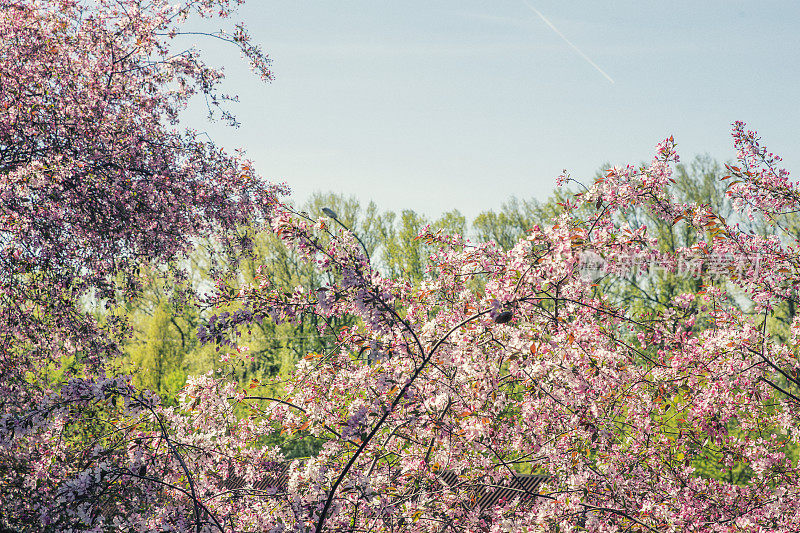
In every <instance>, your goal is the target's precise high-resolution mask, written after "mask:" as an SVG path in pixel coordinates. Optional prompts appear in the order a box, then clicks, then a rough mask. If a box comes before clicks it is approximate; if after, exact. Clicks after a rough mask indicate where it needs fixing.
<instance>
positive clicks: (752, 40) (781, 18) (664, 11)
mask: <svg viewBox="0 0 800 533" xmlns="http://www.w3.org/2000/svg"><path fill="white" fill-rule="evenodd" d="M530 5H531V6H533V7H534V8H535V9H536V10H538V11H539V12H541V13H542V15H544V16H545V17H546V18H547V19H548V20H549V21H550V22H551V23H552V24H553V26H555V27H556V28H557V29H558V31H560V32H561V33H562V34H563V35H564V37H566V38H567V39H568V40H569V41H570V42H572V43H573V44H574V45H575V46H576V47H578V48H579V49H580V50H581V51H582V52H583V54H585V56H586V57H588V58H590V60H591V61H592V62H594V63H595V64H596V65H597V67H599V68H600V69H602V71H603V72H605V73H606V74H607V75H608V76H609V77H611V78H612V79H613V80H614V83H611V82H610V81H609V80H608V79H607V78H606V77H604V75H603V74H602V73H601V72H599V71H598V70H597V69H596V68H595V67H594V66H592V64H590V62H589V61H587V59H585V58H584V57H582V56H581V55H580V54H579V53H577V52H576V51H575V50H574V49H573V48H571V47H570V45H569V44H567V43H566V42H565V41H564V40H563V39H562V38H561V37H560V36H559V35H558V34H557V33H556V32H555V31H553V29H552V28H550V27H549V26H548V25H547V24H546V23H545V22H544V21H543V20H542V19H541V18H540V17H539V16H538V15H537V14H536V13H535V12H534V11H532V10H531V9H530V8H529V7H528V6H526V4H525V2H523V1H505V0H498V1H494V2H488V1H472V0H461V1H450V0H448V1H430V0H429V1H416V0H413V1H405V2H388V1H376V0H373V1H365V0H353V1H346V0H340V1H337V2H322V1H301V0H292V1H288V0H249V2H248V3H247V4H246V5H245V6H243V7H242V8H240V10H239V16H240V18H242V19H243V20H244V21H245V22H246V23H247V25H248V27H249V29H250V30H251V33H252V36H253V39H254V40H255V41H256V42H258V43H260V44H261V45H262V46H263V48H264V49H265V51H267V52H268V53H269V54H270V56H271V57H272V59H273V70H274V72H275V74H276V79H275V81H274V82H273V83H272V84H269V85H264V84H261V83H260V82H259V81H258V80H257V79H256V78H255V77H254V76H251V75H250V73H249V72H248V70H247V68H246V65H244V64H243V63H242V62H241V61H238V57H237V54H236V53H235V52H233V51H232V50H231V49H230V48H226V47H224V45H222V44H221V43H217V42H214V41H212V40H205V41H202V40H201V41H197V44H198V46H199V47H200V48H201V49H202V50H203V51H205V52H207V53H208V57H210V60H211V63H214V64H224V65H226V73H227V75H228V80H227V82H226V83H227V85H226V89H227V90H228V91H229V92H235V93H238V94H239V95H240V98H241V102H240V103H238V104H235V105H234V107H233V111H234V112H235V113H236V114H237V115H238V117H239V119H240V120H241V122H242V127H241V128H239V129H230V128H228V127H226V126H224V125H222V124H211V125H209V124H208V123H206V122H204V120H203V116H202V114H203V110H202V108H201V107H200V106H196V107H194V108H193V109H192V110H191V112H190V113H189V115H188V116H187V118H188V122H189V123H190V124H192V125H194V126H196V127H199V128H201V129H203V130H205V131H208V132H209V134H210V135H211V137H212V138H213V139H215V140H217V141H219V143H220V144H221V145H223V146H225V147H227V148H230V149H234V148H243V149H245V150H246V152H247V155H248V156H249V157H251V158H252V159H253V160H254V161H255V163H256V167H257V169H258V171H259V172H260V173H261V174H262V175H263V176H265V177H267V178H268V179H271V180H273V181H286V182H287V183H288V184H289V186H290V187H292V189H293V197H294V198H295V200H296V201H297V202H302V201H303V200H304V199H305V198H306V197H307V196H308V194H309V193H311V192H313V191H316V190H333V191H335V192H342V193H346V194H352V195H355V196H357V197H358V198H359V199H361V200H362V201H364V202H366V201H369V200H375V201H376V202H377V203H378V205H379V206H380V207H381V208H384V209H394V210H400V209H403V208H412V209H415V210H417V211H420V212H423V213H425V214H428V215H430V216H437V215H438V214H439V213H441V212H443V211H447V210H450V209H453V208H458V209H460V210H461V211H462V212H463V213H464V214H465V215H467V216H468V218H472V217H473V216H474V215H476V214H477V213H479V212H480V211H482V210H487V209H492V208H495V209H496V208H498V207H499V206H500V205H501V204H502V202H503V201H505V200H506V199H507V198H508V197H510V196H511V195H516V196H519V197H523V198H529V197H537V198H540V199H541V198H544V197H546V196H547V195H548V194H549V193H550V191H551V190H552V188H553V186H554V182H555V179H556V177H557V176H558V175H559V173H560V172H561V169H567V170H568V171H569V172H570V174H571V175H572V176H573V177H574V178H576V179H580V180H582V181H588V180H590V179H591V177H592V175H593V174H594V172H595V170H596V169H598V168H599V166H600V165H601V164H602V163H603V162H606V161H610V162H611V163H612V164H624V163H626V162H633V163H638V162H641V161H643V160H649V159H650V158H651V157H652V153H653V147H654V146H655V144H656V143H657V142H659V141H660V140H661V139H663V138H664V137H668V136H669V135H674V136H675V139H676V140H677V142H678V145H679V152H680V153H681V154H682V156H683V158H684V160H688V159H690V158H691V157H692V156H693V155H694V154H697V153H704V152H708V153H710V154H711V155H712V156H714V157H717V158H718V159H721V160H724V159H728V158H731V157H733V155H734V152H733V148H732V143H731V138H730V123H731V122H733V121H734V120H744V121H745V122H747V123H748V126H749V127H751V128H753V129H757V130H758V131H759V132H760V133H761V135H762V137H763V139H764V143H765V144H766V145H767V146H768V147H769V148H770V149H771V150H772V151H774V152H776V153H778V154H780V155H782V156H783V157H784V159H785V163H786V166H787V168H789V169H790V170H792V171H793V175H797V174H798V173H800V150H798V148H800V101H798V93H799V91H798V86H799V85H800V83H799V82H800V31H798V25H799V24H800V2H797V1H759V2H744V1H738V0H731V1H721V0H720V1H706V2H703V1H694V2H692V1H672V2H649V1H609V2H588V1H575V2H568V1H566V2H565V1H563V0H562V1H557V0H531V1H530Z"/></svg>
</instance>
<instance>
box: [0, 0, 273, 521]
mask: <svg viewBox="0 0 800 533" xmlns="http://www.w3.org/2000/svg"><path fill="white" fill-rule="evenodd" d="M234 6H235V3H234V2H230V1H228V0H187V1H184V2H179V3H177V4H175V3H172V2H166V1H161V0H156V1H155V2H140V1H138V0H124V1H116V0H93V1H75V0H56V1H49V0H48V1H44V0H2V1H0V443H1V445H0V525H2V526H4V527H9V528H14V529H20V530H30V531H43V530H51V531H67V530H70V529H75V530H83V529H88V530H101V529H105V530H108V529H109V528H115V529H130V528H132V527H134V526H135V525H136V524H139V525H141V528H140V529H143V530H145V529H146V530H151V529H152V528H154V527H156V524H157V522H158V520H159V519H158V518H153V516H154V513H153V512H152V511H150V510H149V507H151V506H153V505H154V503H153V502H154V501H160V500H158V498H161V494H162V493H163V492H164V491H167V490H168V488H167V487H168V486H169V483H170V481H169V480H168V476H167V475H164V476H162V475H161V473H159V472H158V470H155V469H154V467H155V466H156V465H157V461H158V459H157V457H159V454H160V453H161V454H163V453H164V452H166V455H165V456H164V457H167V458H169V460H170V461H174V462H176V463H178V464H179V465H178V469H179V470H180V471H181V472H182V473H183V475H184V476H185V477H187V476H190V475H191V474H190V471H189V470H188V465H186V464H184V460H183V458H182V456H181V453H182V452H181V451H180V450H179V449H178V448H177V447H176V445H175V444H174V443H173V441H172V440H170V439H171V437H169V436H168V432H169V431H170V430H171V429H170V428H168V426H167V421H166V418H165V415H162V414H159V411H158V409H160V407H159V405H158V402H157V401H155V399H154V398H152V397H151V396H150V395H149V394H147V393H141V392H139V391H136V390H134V389H133V388H132V387H131V386H130V383H129V380H127V379H125V378H123V377H117V376H113V375H111V374H109V373H108V372H107V370H108V365H107V363H108V362H109V361H110V360H111V359H113V358H114V357H116V356H117V355H118V354H119V349H118V343H117V341H118V340H119V337H118V336H117V333H118V332H120V331H124V329H125V328H124V324H122V323H121V322H120V321H119V320H116V321H115V320H113V319H114V316H115V315H114V314H113V313H112V314H111V315H110V316H111V319H109V321H107V323H100V322H98V321H97V320H95V319H94V318H93V316H92V315H90V314H88V313H87V312H85V306H84V302H85V299H86V298H93V299H95V300H96V301H99V302H101V303H103V304H104V305H105V306H107V307H108V308H110V309H113V308H114V307H115V306H116V304H118V303H122V302H124V301H125V299H126V298H127V297H129V296H130V295H132V294H135V293H136V290H137V286H138V285H139V284H140V281H139V279H138V276H137V267H138V265H140V264H141V263H143V262H150V263H152V264H153V265H158V266H159V267H160V268H162V269H165V268H167V266H169V267H170V269H171V270H172V272H173V273H174V274H175V276H176V277H178V278H180V276H181V271H180V268H179V265H178V262H179V260H180V259H181V257H183V256H184V254H185V253H186V252H187V251H188V250H189V249H190V248H191V243H192V239H193V238H197V237H202V236H209V235H211V234H212V233H213V234H215V235H219V236H221V238H222V239H223V242H224V243H226V244H227V245H228V247H229V248H233V247H235V246H236V245H237V244H244V245H245V247H246V245H247V243H246V242H244V243H241V242H237V237H236V233H235V229H236V227H237V225H239V224H240V223H242V222H244V221H258V220H259V219H260V220H263V219H264V217H265V216H266V215H267V214H268V213H269V211H270V210H271V209H272V207H273V206H274V205H275V204H276V197H277V196H276V195H277V194H278V193H280V192H282V189H281V188H277V187H275V186H272V185H269V184H266V183H265V182H264V181H263V180H261V179H260V178H258V177H257V176H256V175H255V174H254V172H253V170H252V167H251V165H250V163H249V162H248V161H247V160H246V159H244V158H243V157H241V155H240V154H235V155H231V154H227V153H225V152H224V151H223V150H221V149H220V148H218V147H216V146H215V145H214V144H213V143H211V142H208V141H206V140H204V138H203V136H202V135H200V134H198V133H197V132H193V131H189V130H185V129H180V128H179V125H178V118H179V113H180V111H181V110H182V109H183V108H184V107H185V105H186V104H187V102H188V100H189V99H190V98H191V97H192V96H193V95H198V96H201V97H204V98H205V99H206V101H207V102H208V105H209V107H210V108H211V109H214V110H219V112H220V113H222V115H223V118H228V119H232V116H231V115H229V114H227V111H226V108H225V107H224V103H225V100H226V98H227V97H225V96H224V95H222V94H221V93H220V92H219V84H220V82H221V80H222V73H221V71H219V70H217V69H214V68H212V67H209V66H208V65H206V64H205V63H204V62H203V61H202V59H201V58H200V57H199V55H198V54H197V52H196V51H195V50H193V49H189V50H176V43H175V39H174V38H175V37H176V36H177V35H178V34H179V33H180V31H181V27H182V25H183V23H184V22H186V21H187V19H189V18H190V17H194V18H198V17H200V18H210V17H223V18H224V17H227V16H229V15H230V13H231V10H232V8H233V7H234ZM209 36H210V37H211V38H218V39H222V40H225V41H228V42H229V43H230V44H231V46H234V47H237V48H238V49H239V50H241V52H242V54H243V55H244V56H245V57H246V59H247V60H249V61H250V63H251V65H252V67H253V69H254V70H255V71H256V73H257V74H259V75H260V76H261V77H262V78H263V79H265V80H267V81H268V80H270V79H271V73H270V71H269V60H268V58H267V56H266V55H265V54H263V53H262V52H261V51H260V50H259V49H258V47H256V46H255V45H253V44H252V43H251V42H250V40H249V37H248V35H247V32H246V29H245V28H244V27H243V26H237V27H236V30H235V31H233V32H232V33H224V32H220V33H214V34H210V35H209ZM137 417H138V418H137ZM143 450H148V453H145V452H144V451H143ZM183 483H184V486H185V487H186V488H183V486H181V487H176V488H175V489H174V490H176V491H178V492H181V491H184V492H188V493H191V492H192V490H191V486H192V483H193V481H192V480H191V479H188V481H187V480H184V482H183ZM195 503H196V502H195ZM190 511H191V512H190V513H188V515H187V516H188V517H191V516H192V513H194V522H191V520H192V519H191V518H185V517H183V515H181V513H180V511H179V510H177V509H176V508H167V509H162V510H161V511H160V512H161V513H162V515H163V516H164V517H166V518H163V521H164V523H165V524H166V523H167V522H170V521H171V522H170V523H173V524H175V523H179V522H180V521H181V520H184V519H185V520H189V521H190V522H191V523H192V527H193V528H194V527H197V528H199V527H200V525H199V519H198V517H199V516H200V514H199V513H200V508H199V506H198V505H195V506H194V507H192V506H191V505H190ZM156 514H157V513H156ZM137 527H138V526H137ZM165 527H166V526H165Z"/></svg>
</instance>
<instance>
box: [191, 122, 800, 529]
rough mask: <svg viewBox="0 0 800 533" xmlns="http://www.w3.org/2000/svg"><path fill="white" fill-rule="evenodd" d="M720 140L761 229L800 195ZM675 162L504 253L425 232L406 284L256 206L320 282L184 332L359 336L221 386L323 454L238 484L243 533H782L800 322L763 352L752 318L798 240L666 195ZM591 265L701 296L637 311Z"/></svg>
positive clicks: (249, 297) (613, 173)
mask: <svg viewBox="0 0 800 533" xmlns="http://www.w3.org/2000/svg"><path fill="white" fill-rule="evenodd" d="M733 136H734V142H735V145H736V147H737V149H738V150H739V156H738V157H739V163H738V164H737V165H735V166H730V167H729V169H728V170H729V176H728V177H727V183H728V189H727V194H728V195H729V197H730V198H731V201H732V202H733V205H734V206H735V208H736V209H737V210H739V212H740V213H742V216H749V215H751V214H753V215H755V214H757V215H758V216H763V217H765V218H766V219H767V220H772V221H773V222H774V223H775V224H776V228H777V229H778V230H780V219H781V217H782V216H785V215H787V214H789V213H791V212H795V211H797V210H798V208H800V195H798V194H797V191H796V188H795V185H794V183H793V182H791V181H790V179H789V175H788V173H786V171H784V170H780V169H779V159H778V158H777V157H776V156H774V155H773V154H770V153H769V152H767V151H766V150H765V149H763V148H762V147H761V146H760V144H759V139H758V137H757V136H756V134H755V133H753V132H749V131H747V130H746V129H745V127H744V125H743V124H741V123H736V124H735V125H734V132H733ZM677 160H678V156H677V154H676V151H675V142H674V140H673V139H672V138H670V139H667V140H666V141H664V142H663V143H661V144H659V145H658V147H657V153H656V156H655V158H654V159H653V161H652V163H651V164H650V165H649V166H646V167H635V166H628V167H624V168H612V169H609V170H608V172H607V175H606V176H604V177H601V178H599V179H597V180H596V182H595V183H594V184H593V185H592V186H591V187H590V188H587V189H586V190H585V191H584V192H583V193H581V194H580V195H578V196H577V197H576V198H575V199H574V200H572V201H571V202H570V203H569V204H567V205H565V206H564V207H565V212H564V214H563V215H561V216H560V217H559V218H558V219H557V220H554V221H553V224H552V225H550V226H547V227H534V228H531V231H530V233H529V234H528V236H527V237H526V238H524V239H522V240H521V241H520V242H519V243H518V244H517V245H516V246H514V247H513V248H512V249H510V250H509V251H508V252H504V251H503V250H501V249H500V248H499V247H498V246H496V245H493V244H491V243H487V244H472V243H470V242H467V241H465V240H463V239H462V238H461V237H458V236H450V235H445V234H443V233H441V232H432V231H423V232H422V233H421V234H420V238H421V239H424V240H425V241H426V242H428V243H429V244H431V245H433V246H435V247H436V248H437V249H438V251H437V252H436V253H434V254H433V255H432V257H431V258H430V261H431V262H430V264H431V265H432V266H431V268H430V270H429V273H428V276H427V278H426V279H425V280H424V281H423V282H422V283H420V284H418V285H412V284H411V283H410V282H408V281H407V280H403V279H394V280H392V279H387V278H385V277H383V276H381V274H380V273H379V272H378V271H376V269H375V268H374V267H373V266H372V265H371V264H370V262H369V260H368V258H367V257H366V256H365V255H364V253H363V251H362V248H361V247H360V245H359V243H358V242H357V240H356V239H355V238H354V237H353V235H351V234H349V233H348V232H347V231H344V230H343V229H341V228H339V227H338V226H337V225H335V224H334V223H333V222H332V220H331V219H330V218H327V219H326V218H323V219H319V220H311V219H308V218H306V217H305V216H304V215H302V214H297V213H292V212H290V211H285V210H284V211H280V212H278V213H276V215H275V216H274V217H273V219H272V224H273V228H274V231H275V232H276V234H278V235H279V236H281V238H283V239H284V240H285V241H286V242H287V243H289V244H290V245H291V246H293V247H294V248H295V249H296V250H298V251H299V252H300V253H302V254H304V255H305V256H306V257H307V259H308V261H310V262H311V263H312V264H315V265H317V267H318V268H319V269H321V270H322V271H327V272H329V273H330V274H331V277H332V279H335V280H336V281H335V283H332V284H331V285H330V286H327V287H323V288H321V289H319V290H316V291H311V292H309V291H307V290H304V288H303V287H298V288H297V289H296V290H295V291H294V292H291V293H286V292H285V291H276V290H274V289H273V288H272V287H271V286H270V283H269V279H268V277H267V276H264V277H263V278H262V281H261V283H260V284H255V285H253V286H251V287H246V288H244V289H241V290H239V291H238V292H237V293H235V294H233V293H230V292H226V291H224V290H222V291H220V294H219V298H218V301H217V303H218V304H219V305H236V306H239V309H238V311H236V312H234V313H231V312H223V313H221V314H219V315H218V316H217V317H216V318H215V319H214V320H213V321H212V322H211V323H209V324H208V326H207V327H205V328H202V329H201V332H200V334H201V338H202V339H203V340H207V341H208V340H216V341H217V342H219V343H221V345H223V346H226V345H229V346H235V345H236V344H237V339H238V337H237V333H236V332H237V328H241V327H246V325H247V324H248V323H251V322H252V321H258V320H266V319H272V320H275V321H302V320H304V319H305V317H308V316H311V315H314V316H317V317H327V318H329V319H330V318H331V317H338V316H355V317H358V319H359V323H358V325H355V326H353V327H348V328H345V329H343V330H339V331H331V332H330V333H335V334H336V335H337V336H338V339H339V344H338V346H337V347H336V348H335V349H333V350H331V351H329V352H326V353H311V354H308V355H307V356H306V357H305V359H304V360H303V361H301V362H300V363H299V364H298V365H297V367H296V369H295V371H294V374H293V376H292V377H291V379H290V380H289V381H288V382H286V383H284V384H283V389H282V394H280V395H278V396H273V397H265V396H260V395H258V394H257V393H255V392H252V390H251V391H250V392H245V391H240V392H239V396H238V397H237V400H236V401H237V402H238V403H239V404H241V405H247V406H249V408H250V409H252V410H253V416H254V417H255V419H263V420H264V421H266V422H270V423H271V425H269V426H263V428H265V429H266V428H267V427H269V428H270V429H269V430H270V431H278V430H279V431H281V432H282V433H283V434H284V435H310V436H313V437H316V438H318V439H319V442H320V446H319V452H318V453H317V454H316V455H315V456H313V457H310V458H308V459H306V460H302V461H300V460H296V461H292V462H291V463H290V464H289V466H288V472H287V482H286V483H285V484H281V483H279V482H278V481H277V479H278V477H277V475H274V476H272V477H270V474H267V473H264V474H262V476H263V477H262V478H261V479H269V480H272V482H273V484H272V485H271V486H270V489H269V490H267V491H266V492H260V491H257V490H255V488H254V487H255V485H247V484H245V486H244V488H243V489H242V494H243V497H245V496H244V494H245V493H246V494H247V497H248V498H249V499H250V501H251V502H252V507H250V508H251V509H259V512H258V516H259V521H253V522H252V523H248V525H247V526H243V529H244V530H264V531H269V530H284V529H286V530H296V531H317V532H320V531H481V530H486V531H512V530H513V531H526V530H527V531H575V530H587V531H755V530H758V531H793V530H795V528H796V526H795V524H796V523H797V521H798V509H800V505H799V504H800V489H798V487H800V479H798V474H799V473H800V470H799V466H798V457H797V451H798V449H799V446H798V445H799V444H800V443H799V442H798V439H799V438H800V418H799V417H798V415H797V413H798V412H800V411H798V407H800V382H799V381H798V374H799V373H800V362H798V333H800V320H797V319H795V320H794V321H793V323H792V326H791V339H790V340H789V341H788V342H783V343H782V342H777V341H776V339H775V337H773V336H772V332H771V331H770V330H769V329H768V328H767V324H768V318H769V317H770V314H771V313H773V310H774V309H775V306H776V305H779V304H781V303H782V302H786V301H794V299H795V298H796V292H795V291H796V287H797V285H798V281H799V280H798V270H797V257H796V246H797V242H796V241H795V240H793V239H792V238H791V235H789V234H784V235H782V234H781V233H780V231H778V232H777V233H776V234H775V235H770V236H767V237H764V236H758V235H754V234H751V233H748V232H743V231H741V230H740V229H739V226H738V225H737V224H736V223H734V222H728V221H727V220H726V219H724V218H723V217H722V216H721V215H719V214H717V213H714V212H713V211H712V210H711V209H710V208H709V206H707V205H698V204H690V203H675V202H673V201H672V199H671V198H670V196H669V194H668V193H667V190H668V184H669V183H670V182H671V180H672V178H671V172H672V167H673V164H674V163H675V162H677ZM565 179H566V178H565ZM587 206H591V208H592V209H591V210H590V212H591V213H592V214H591V215H590V216H588V217H586V216H584V215H581V216H576V215H575V213H578V212H580V213H586V207H587ZM630 209H647V210H649V211H650V212H651V213H653V215H654V216H658V217H661V218H662V219H663V220H666V221H669V222H670V223H672V224H677V225H681V226H683V227H684V229H685V230H686V231H690V232H694V233H695V234H696V238H693V239H692V240H691V242H693V243H694V244H693V245H692V246H691V247H684V248H678V249H677V250H676V251H675V252H674V253H669V254H665V253H662V252H659V248H658V242H657V240H656V239H655V238H654V237H653V236H651V235H650V234H649V232H648V228H647V227H646V226H641V227H630V226H628V225H627V224H625V223H624V220H625V219H624V217H623V216H622V215H624V214H625V213H626V212H628V210H630ZM329 215H331V216H335V213H329ZM587 255H590V256H593V257H600V258H601V259H602V261H603V267H602V270H601V271H600V273H599V274H600V275H601V276H612V275H616V276H625V275H636V271H635V270H632V266H633V267H634V268H635V269H638V270H639V271H642V270H645V269H649V270H654V269H660V270H662V271H672V272H674V273H676V274H679V275H684V276H697V277H698V279H700V280H701V283H702V285H703V289H702V290H701V291H700V292H698V293H696V294H695V293H683V294H679V295H677V296H675V297H674V298H673V299H672V301H671V302H669V304H668V305H661V306H658V307H657V308H653V309H651V310H650V311H649V312H638V311H632V310H630V309H627V308H620V307H616V306H615V305H614V304H613V302H611V301H610V300H609V299H608V298H607V297H606V296H605V295H604V294H603V293H602V290H601V287H600V286H599V285H598V284H597V283H596V282H595V281H594V280H593V279H592V276H589V275H587V273H586V272H585V271H584V269H583V268H582V266H585V265H582V261H583V260H584V259H585V258H586V257H587ZM238 331H239V332H241V330H240V329H239V330H238ZM253 387H255V384H254V385H253ZM255 390H256V391H257V390H259V389H255ZM248 420H250V419H248ZM271 453H272V454H273V455H271V456H270V459H271V460H276V461H281V459H280V455H281V454H280V452H279V451H278V450H273V452H271ZM528 472H534V473H541V474H545V475H547V476H548V481H547V483H545V484H544V485H542V486H541V487H539V488H538V489H537V490H536V492H535V494H534V493H527V494H526V492H527V491H526V490H524V489H519V490H518V491H517V496H515V497H512V498H508V499H506V500H505V501H499V502H497V503H496V504H494V505H492V506H490V507H485V508H480V507H479V506H477V505H475V504H474V498H475V494H476V493H475V490H476V487H481V488H482V490H488V491H491V490H493V489H496V488H498V487H502V486H508V484H509V482H510V481H511V480H512V479H514V478H517V477H519V476H521V475H523V473H528ZM247 479H248V481H249V482H253V481H255V480H257V479H259V478H258V477H256V478H250V477H248V478H247ZM248 488H249V489H248ZM240 516H242V515H240ZM253 520H255V517H253Z"/></svg>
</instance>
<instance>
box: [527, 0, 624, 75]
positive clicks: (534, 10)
mask: <svg viewBox="0 0 800 533" xmlns="http://www.w3.org/2000/svg"><path fill="white" fill-rule="evenodd" d="M523 2H524V3H525V5H526V6H528V9H530V10H531V11H533V12H534V13H536V14H537V15H539V18H540V19H542V20H543V21H544V23H545V24H547V25H548V26H550V29H551V30H553V31H554V32H556V33H557V34H558V36H559V37H561V38H562V39H564V42H565V43H567V44H568V45H570V46H571V47H572V49H573V50H575V51H576V52H578V54H580V56H581V57H582V58H584V59H585V60H586V61H588V62H589V64H590V65H591V66H593V67H594V68H596V69H597V72H599V73H600V74H602V75H603V76H605V77H606V79H607V80H608V81H610V82H611V83H614V80H612V79H611V76H609V75H608V74H606V73H605V72H604V71H603V69H601V68H600V67H598V66H597V63H595V62H594V61H592V60H591V59H590V58H589V56H587V55H586V54H584V53H583V52H581V49H580V48H578V47H577V46H575V45H574V44H572V42H571V41H570V40H569V39H567V38H566V37H564V34H563V33H561V32H560V31H558V28H556V27H555V26H553V23H552V22H550V21H549V20H547V18H546V17H545V16H544V15H542V14H541V13H539V10H538V9H536V8H535V7H533V6H532V5H530V4H529V3H528V2H527V1H525V0H523Z"/></svg>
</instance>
